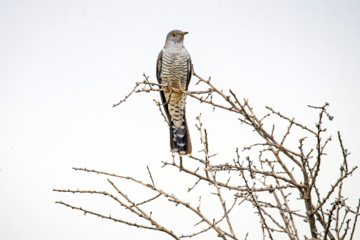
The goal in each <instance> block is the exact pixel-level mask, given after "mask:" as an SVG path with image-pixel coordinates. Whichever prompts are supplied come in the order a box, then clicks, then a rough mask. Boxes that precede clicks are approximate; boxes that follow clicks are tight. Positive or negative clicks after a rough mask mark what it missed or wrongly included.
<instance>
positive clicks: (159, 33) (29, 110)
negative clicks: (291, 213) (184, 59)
mask: <svg viewBox="0 0 360 240" xmlns="http://www.w3.org/2000/svg"><path fill="white" fill-rule="evenodd" d="M173 29H180V30H183V31H188V32H189V34H188V35H186V37H185V46H186V47H187V49H188V51H189V53H190V55H191V57H192V60H193V63H194V68H195V71H196V73H197V74H199V75H201V76H202V77H204V78H207V77H209V76H211V77H212V81H213V83H214V84H215V85H216V86H218V87H219V88H221V89H224V90H226V91H227V90H228V89H229V88H231V89H233V91H235V92H236V93H237V94H238V96H240V97H241V98H248V99H249V100H250V104H252V105H253V106H254V108H255V111H256V112H258V113H259V114H263V113H267V112H266V109H265V106H271V107H274V108H275V109H277V110H279V111H281V112H282V113H284V114H286V115H288V116H289V117H295V119H296V120H298V121H300V122H305V123H306V124H307V125H309V126H311V127H313V128H315V125H314V122H315V121H316V120H317V119H316V118H317V114H318V113H317V112H316V111H315V110H311V109H309V108H308V107H307V105H309V104H310V105H316V106H321V105H323V104H324V103H325V102H329V103H330V107H329V109H328V110H329V112H330V113H331V114H332V115H334V116H335V118H334V120H333V121H332V122H329V121H326V122H325V123H326V124H327V127H328V130H329V134H331V135H333V144H332V145H330V146H329V148H330V149H329V150H330V152H332V151H337V152H338V151H339V146H338V143H336V132H337V131H338V130H340V131H341V133H342V137H343V141H344V144H345V146H346V147H347V148H348V149H349V151H350V152H351V155H350V159H349V162H350V164H351V165H352V166H354V165H359V158H360V146H359V136H360V127H359V122H360V113H359V109H360V94H359V90H360V2H359V1H355V0H354V1H335V0H329V1H267V0H264V1H214V0H211V1H209V0H207V1H205V0H204V1H197V0H193V1H136V0H134V1H107V0H106V1H104V0H101V1H100V0H98V1H96V0H92V1H80V0H79V1H73V0H68V1H45V0H44V1H40V0H35V1H6V0H2V1H0V239H4V240H5V239H6V240H13V239H37V240H45V239H53V240H56V239H140V238H141V239H159V238H161V239H165V238H166V239H167V236H165V235H163V234H162V233H155V232H151V231H144V230H139V229H135V228H134V229H133V228H130V227H127V226H124V225H121V224H116V223H113V222H110V221H106V220H103V219H99V218H96V217H92V216H83V214H81V213H80V212H76V211H74V210H70V209H68V208H65V207H64V206H60V205H58V204H55V201H57V200H63V201H66V202H68V203H73V204H74V205H77V206H86V204H87V203H89V204H90V206H97V207H98V206H99V205H101V206H110V205H108V204H109V201H106V200H104V199H102V198H96V197H94V198H93V199H95V200H93V199H92V200H89V199H90V198H92V197H93V196H81V197H78V196H75V195H67V194H60V193H55V192H53V191H52V189H53V188H66V189H67V188H74V189H77V188H79V189H100V190H102V189H106V188H108V187H109V186H108V183H107V182H106V180H105V179H104V178H101V177H98V176H96V175H91V174H84V173H78V172H75V171H73V170H72V169H71V168H72V167H87V168H90V169H98V170H104V171H109V172H114V173H118V174H122V175H131V176H135V177H139V178H143V179H147V170H146V165H149V167H150V168H151V169H152V171H153V172H154V175H156V178H157V179H158V181H159V185H161V186H162V188H164V189H169V188H170V189H171V187H172V186H173V185H176V186H178V187H179V188H181V187H183V188H184V189H185V190H186V189H187V187H188V186H185V185H184V186H182V181H183V180H181V178H180V177H181V175H180V174H178V173H176V174H174V173H172V172H170V173H169V172H166V169H163V168H161V161H164V160H169V159H170V151H169V149H170V147H169V136H168V134H169V133H168V128H167V126H166V124H165V123H164V121H163V119H162V118H161V116H160V114H159V112H158V110H157V107H156V106H155V104H154V102H153V99H158V100H159V96H158V95H157V94H155V93H150V94H145V93H143V94H135V95H134V96H132V97H131V98H130V99H129V100H128V101H127V102H126V103H125V104H123V105H120V106H119V107H116V108H112V105H113V104H114V103H116V102H118V101H119V100H120V99H121V98H123V97H124V96H125V95H126V94H127V93H128V92H129V91H131V89H132V88H133V86H134V83H135V82H136V81H141V80H142V79H143V77H142V75H143V73H146V74H147V75H149V76H150V80H151V81H156V78H155V65H156V59H157V55H158V53H159V51H160V50H161V49H162V47H163V45H164V42H165V37H166V34H167V33H168V32H169V31H170V30H173ZM195 82H196V79H195V78H194V79H193V81H192V83H191V84H190V89H201V86H195ZM200 112H202V113H203V115H202V116H203V117H202V118H203V120H204V124H205V126H206V127H208V128H209V139H210V143H211V144H212V146H213V152H219V153H220V157H221V158H223V161H224V162H229V161H232V158H233V157H235V155H234V151H235V148H236V147H239V148H240V149H242V148H243V147H244V146H246V145H249V144H251V143H252V142H251V141H250V140H251V139H253V138H252V137H251V136H250V135H247V134H248V133H249V132H250V131H246V130H244V129H245V128H247V127H246V126H244V125H239V124H238V122H237V117H236V116H235V117H234V116H233V115H226V114H222V112H219V111H217V112H215V113H212V111H211V108H210V107H206V106H205V105H200V104H199V103H197V102H196V101H195V100H192V99H188V105H187V118H188V123H189V126H190V132H191V136H192V139H193V145H194V152H195V153H196V151H198V150H200V149H201V146H200V143H199V141H198V139H199V134H198V133H197V132H196V127H195V123H196V122H195V117H196V116H197V115H198V114H199V113H200ZM280 129H281V126H280ZM245 133H246V134H245ZM250 133H251V132H250ZM224 139H228V140H229V141H224ZM338 160H339V159H336V158H335V159H332V158H329V159H328V162H326V163H323V164H324V165H323V168H325V166H329V168H330V167H334V170H331V172H332V171H333V173H334V174H338V169H339V168H338V165H337V163H338V162H337V161H338ZM186 164H190V165H191V162H190V161H189V160H186ZM359 176H360V174H359V171H357V172H356V174H355V175H354V176H353V178H352V180H350V181H349V185H348V188H346V189H345V191H346V193H347V194H348V195H349V197H350V198H349V200H348V201H349V202H348V203H349V204H352V205H353V206H354V204H356V203H357V199H358V198H359V196H360V190H359V187H358V183H359V182H360V177H359ZM324 177H325V179H326V176H324ZM164 179H165V180H164ZM147 180H148V179H147ZM160 183H161V184H160ZM124 187H126V186H124ZM327 187H328V186H327ZM129 191H132V189H129ZM135 194H136V193H135ZM91 201H92V202H91ZM94 201H95V202H94ZM90 202H91V203H90ZM91 204H94V205H91ZM104 211H105V213H111V211H114V212H116V211H119V210H117V208H110V207H109V209H105V210H104ZM162 211H165V210H164V209H163V210H162ZM253 211H254V210H253V209H252V210H251V212H253ZM165 212H166V211H165ZM123 213H124V215H122V217H124V216H125V217H126V216H127V215H126V214H128V211H127V212H125V211H124V212H123ZM170 218H171V217H170ZM178 220H179V221H180V222H179V223H178V224H181V222H182V221H183V219H178ZM240 226H242V227H244V230H243V231H244V232H245V231H248V230H249V229H252V227H253V226H246V219H245V221H244V222H242V225H240ZM255 229H256V230H257V231H258V230H259V228H255ZM359 234H360V229H359V228H358V230H357V237H358V238H360V235H359ZM241 236H244V235H241ZM308 236H309V235H308ZM169 239H170V238H169ZM251 239H256V238H255V237H254V238H251ZM354 239H357V238H356V237H355V238H354Z"/></svg>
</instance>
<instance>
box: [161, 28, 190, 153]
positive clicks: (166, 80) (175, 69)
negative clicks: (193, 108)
mask: <svg viewBox="0 0 360 240" xmlns="http://www.w3.org/2000/svg"><path fill="white" fill-rule="evenodd" d="M185 34H188V32H182V31H180V30H173V31H171V32H169V33H168V35H167V36H166V41H165V46H164V48H163V49H162V50H161V51H160V53H159V56H158V59H157V64H156V77H157V80H158V82H159V83H160V84H163V85H167V86H168V89H169V90H170V91H161V92H160V96H161V101H162V103H163V106H164V110H165V113H166V116H167V119H168V122H169V126H170V147H171V151H172V152H177V153H179V155H188V154H191V140H190V134H189V129H188V126H187V123H186V117H185V100H186V94H185V93H183V92H182V91H183V90H185V91H186V90H188V86H189V83H190V79H191V76H192V71H193V69H192V64H191V58H190V55H189V53H188V51H187V50H186V48H185V46H184V36H185ZM171 88H176V89H179V91H176V92H175V91H172V90H171ZM165 89H166V88H165Z"/></svg>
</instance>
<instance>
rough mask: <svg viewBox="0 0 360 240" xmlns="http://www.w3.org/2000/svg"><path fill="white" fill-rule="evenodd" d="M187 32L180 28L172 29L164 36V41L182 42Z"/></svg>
mask: <svg viewBox="0 0 360 240" xmlns="http://www.w3.org/2000/svg"><path fill="white" fill-rule="evenodd" d="M186 34H188V32H183V31H180V30H172V31H171V32H169V33H168V35H167V36H166V42H173V43H183V42H184V36H185V35H186Z"/></svg>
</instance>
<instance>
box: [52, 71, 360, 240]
mask: <svg viewBox="0 0 360 240" xmlns="http://www.w3.org/2000/svg"><path fill="white" fill-rule="evenodd" d="M194 76H196V77H197V78H198V82H197V83H196V84H199V83H201V84H203V85H205V87H204V88H205V89H206V90H203V91H185V92H184V93H185V94H187V95H188V96H189V97H192V98H194V99H197V100H199V101H200V102H201V103H205V104H209V105H211V106H212V107H213V108H214V109H223V110H225V111H229V112H233V113H234V117H236V118H238V119H239V121H241V123H243V124H244V125H247V126H248V127H249V128H251V129H252V130H253V131H254V132H255V134H257V135H258V136H260V139H261V141H259V142H256V143H249V145H248V146H245V147H243V149H241V150H240V149H236V150H235V151H234V159H232V160H231V161H227V162H226V161H224V160H222V162H221V163H219V162H218V161H216V162H215V161H213V159H214V157H215V156H216V154H214V153H212V152H210V148H209V140H208V133H207V130H206V129H205V128H204V127H203V123H202V120H201V114H200V115H199V116H198V117H197V124H196V127H197V129H198V131H199V134H200V141H201V143H202V149H201V151H200V152H199V153H200V155H201V156H195V155H191V156H188V158H189V159H191V160H192V164H185V166H182V164H181V160H182V159H180V161H179V163H178V161H177V160H176V157H175V156H172V158H170V160H169V161H164V162H163V167H171V168H176V169H179V170H180V171H181V173H182V174H183V175H184V176H185V175H186V176H192V177H194V178H195V181H194V184H193V185H191V186H187V188H188V192H189V193H190V192H192V191H193V190H194V189H195V188H196V187H198V186H199V185H200V183H206V184H208V185H209V186H210V187H211V188H212V189H213V190H211V191H210V192H209V193H210V194H211V195H212V196H214V195H215V196H216V197H217V198H218V207H219V208H220V209H221V211H222V214H221V215H220V216H218V217H217V218H213V217H212V216H211V214H210V215H209V214H208V211H207V210H206V209H203V205H202V202H203V201H204V197H203V196H199V198H198V199H199V200H198V202H187V201H186V200H184V197H185V196H177V195H175V194H173V193H169V192H166V191H164V190H162V189H161V187H160V186H158V185H157V184H155V181H154V178H153V176H152V174H151V171H150V169H149V168H148V167H147V171H148V174H149V182H144V181H140V180H138V179H135V178H133V177H131V176H122V175H118V174H113V173H107V172H103V171H98V170H90V169H86V168H74V170H76V171H83V172H88V173H96V174H100V175H105V176H108V179H107V181H108V182H109V184H110V185H111V186H112V188H113V189H114V193H110V192H106V191H96V190H91V191H90V190H65V189H54V191H56V192H67V193H78V194H97V195H102V196H105V197H108V198H111V199H112V200H113V201H114V202H116V203H118V204H119V206H120V207H122V208H124V209H127V210H129V211H130V212H129V214H132V215H135V216H136V217H138V218H140V219H143V222H144V224H138V223H136V222H132V221H129V220H126V216H125V217H123V218H121V219H120V218H116V217H113V216H111V215H106V214H103V213H97V212H94V211H91V210H87V209H84V208H82V207H77V206H73V205H71V204H68V203H65V202H62V201H57V202H56V203H58V204H61V205H64V206H67V207H69V208H72V209H76V210H79V211H82V212H83V213H85V214H92V215H96V216H98V217H101V218H106V219H109V220H112V221H116V222H120V223H123V224H127V225H129V226H134V227H138V228H143V229H151V230H156V231H161V232H164V233H167V234H168V235H169V236H171V237H172V238H174V239H182V238H192V237H197V236H200V235H202V234H205V233H207V232H213V233H214V234H215V236H217V237H219V238H222V239H248V237H249V233H246V234H245V233H244V229H239V226H238V225H236V222H237V218H240V217H241V216H239V215H238V214H234V212H235V211H236V210H235V209H237V208H241V207H244V206H245V205H246V204H251V205H252V206H253V207H254V209H255V214H256V215H257V216H258V217H259V223H260V224H259V227H260V228H261V230H262V236H263V239H279V238H280V239H286V238H287V239H291V240H299V239H303V238H304V237H305V239H323V240H325V239H331V240H335V239H336V240H342V239H349V240H352V239H353V238H354V232H355V228H356V223H357V218H358V216H359V206H360V199H359V204H358V205H357V206H356V207H355V208H353V207H350V206H348V205H347V203H346V200H347V198H346V197H345V196H343V194H342V190H343V185H344V184H346V182H345V179H346V178H348V177H349V176H351V175H352V174H353V173H354V171H355V170H356V169H357V166H354V167H350V166H349V164H348V156H349V154H350V153H349V152H348V150H347V149H346V148H345V147H344V144H343V140H342V138H341V134H340V132H337V140H336V141H338V143H339V151H341V153H342V159H341V160H340V161H338V164H339V168H340V170H339V174H338V176H336V177H334V178H333V179H332V180H330V179H329V185H328V188H327V189H326V188H324V187H321V188H320V187H319V186H318V182H317V180H318V178H319V176H320V175H321V173H322V171H320V170H321V169H322V167H323V162H324V157H325V155H326V150H327V146H328V143H329V142H330V141H332V137H331V135H326V134H327V133H326V128H325V127H324V121H327V120H332V119H333V117H332V116H331V115H330V114H329V112H328V106H329V104H328V103H325V104H324V105H323V106H308V107H309V108H310V109H312V110H314V111H318V113H319V117H318V119H317V120H316V124H315V128H312V127H308V126H305V125H303V124H302V123H299V122H296V121H295V119H294V118H290V117H287V116H285V115H283V114H281V113H280V112H278V111H277V110H274V109H273V108H271V107H266V109H267V110H268V111H269V112H268V114H266V115H265V116H261V117H259V116H257V115H256V114H255V112H254V110H253V108H252V107H251V106H250V104H249V102H248V100H246V99H243V100H239V99H238V97H237V95H236V94H235V93H234V92H233V91H232V90H231V89H230V90H229V93H228V94H225V93H224V92H223V91H220V90H219V89H218V88H217V87H215V86H214V85H213V84H212V83H211V82H210V79H208V80H205V79H203V78H201V77H200V76H198V75H197V74H195V73H194ZM169 90H173V91H174V92H177V91H178V90H179V89H169V86H165V85H161V84H158V83H153V82H150V81H149V80H148V77H147V76H146V75H145V74H144V80H143V81H142V82H137V83H136V84H135V86H134V88H133V90H132V91H131V92H130V93H129V94H128V95H127V96H126V97H125V98H124V99H123V100H121V101H120V102H119V103H117V104H114V107H116V106H118V105H119V104H121V103H123V102H125V101H126V100H127V99H128V98H129V97H130V96H131V95H132V94H133V93H140V92H156V91H169ZM155 102H156V104H157V106H158V107H159V110H160V113H161V115H162V116H163V117H164V119H165V120H166V118H165V116H164V114H163V112H162V110H161V104H160V103H159V102H157V101H156V100H155ZM273 118H279V120H281V121H283V122H284V123H287V125H288V127H287V129H286V131H285V132H284V133H282V134H275V124H273V123H272V122H271V120H270V119H273ZM269 122H270V123H269ZM244 127H245V126H244ZM294 128H297V131H296V135H295V136H294V135H292V133H291V131H292V129H294ZM290 138H291V139H290ZM293 139H295V140H293ZM254 152H257V153H258V157H257V158H254V157H251V156H250V155H251V154H248V153H254ZM114 179H122V180H123V181H126V182H131V183H134V184H135V185H138V186H139V187H140V188H143V189H146V190H147V191H149V192H151V193H152V194H153V195H152V196H151V197H147V198H146V196H147V195H145V194H144V199H142V200H140V201H139V200H135V199H134V198H131V197H129V196H128V195H127V193H126V192H124V190H122V189H121V188H120V187H118V185H117V184H115V183H114ZM160 199H167V200H168V201H169V202H170V203H171V204H174V206H182V207H184V208H185V209H186V210H187V211H188V212H189V213H192V214H194V215H195V216H197V218H198V222H196V223H194V229H192V230H188V232H187V233H175V231H173V230H172V229H170V228H169V227H168V226H165V225H166V224H162V223H160V222H159V221H158V220H157V219H156V217H155V216H154V214H152V213H153V212H156V209H152V208H151V210H149V209H147V207H146V206H148V205H150V204H151V203H154V202H156V201H161V200H160ZM304 222H305V223H306V225H305V226H307V227H306V228H305V230H304V228H303V227H301V229H300V228H299V227H298V226H299V225H303V224H304ZM307 235H309V236H307Z"/></svg>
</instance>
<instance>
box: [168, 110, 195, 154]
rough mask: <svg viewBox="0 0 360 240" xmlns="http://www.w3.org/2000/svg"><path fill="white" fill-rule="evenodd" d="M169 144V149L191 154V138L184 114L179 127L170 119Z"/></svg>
mask: <svg viewBox="0 0 360 240" xmlns="http://www.w3.org/2000/svg"><path fill="white" fill-rule="evenodd" d="M170 146H171V151H172V152H177V153H179V155H189V154H191V150H192V147H191V139H190V134H189V128H188V126H187V122H186V118H185V116H184V121H183V123H182V125H181V126H180V127H176V126H175V125H174V124H173V123H172V121H170Z"/></svg>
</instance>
